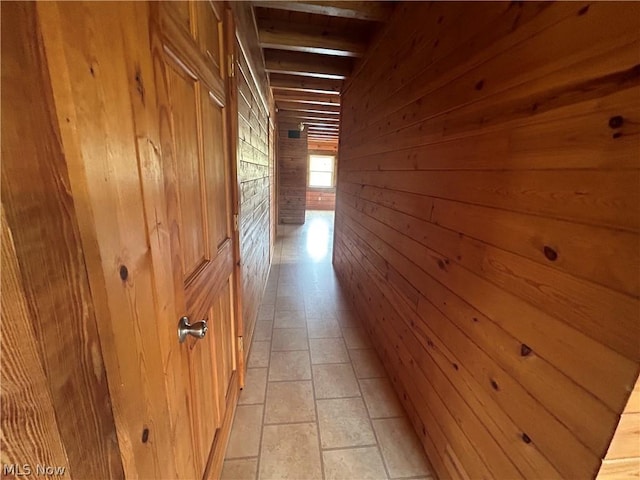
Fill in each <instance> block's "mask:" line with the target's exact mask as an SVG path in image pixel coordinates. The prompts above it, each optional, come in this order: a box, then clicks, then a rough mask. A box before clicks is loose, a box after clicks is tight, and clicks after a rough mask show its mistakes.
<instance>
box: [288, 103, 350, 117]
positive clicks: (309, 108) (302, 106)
mask: <svg viewBox="0 0 640 480" xmlns="http://www.w3.org/2000/svg"><path fill="white" fill-rule="evenodd" d="M276 107H277V108H278V110H288V111H294V112H320V113H324V114H328V115H333V116H335V117H336V118H339V115H340V107H339V106H336V105H313V104H307V103H296V102H289V101H285V100H280V101H278V102H276Z"/></svg>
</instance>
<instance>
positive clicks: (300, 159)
mask: <svg viewBox="0 0 640 480" xmlns="http://www.w3.org/2000/svg"><path fill="white" fill-rule="evenodd" d="M290 130H293V131H297V130H298V124H297V123H290V122H287V121H286V120H279V122H278V153H277V155H278V216H279V218H278V223H293V224H303V223H304V219H305V212H306V208H307V170H308V164H309V160H308V157H309V156H308V150H307V130H306V129H305V130H303V131H301V132H299V134H300V137H299V138H289V131H290Z"/></svg>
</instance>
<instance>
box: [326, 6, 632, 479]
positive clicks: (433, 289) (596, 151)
mask: <svg viewBox="0 0 640 480" xmlns="http://www.w3.org/2000/svg"><path fill="white" fill-rule="evenodd" d="M639 48H640V4H631V3H624V4H615V3H614V4H612V3H597V2H596V3H586V2H571V3H558V4H550V3H530V2H523V3H517V2H511V3H474V2H472V3H448V2H447V3H440V2H434V3H422V2H419V3H418V2H416V3H404V4H401V5H399V6H398V8H397V9H396V12H395V14H394V17H393V19H392V20H391V21H390V23H389V25H388V28H387V31H386V33H385V34H384V35H382V36H381V41H380V43H379V44H378V45H377V47H376V48H374V49H373V50H371V51H370V53H369V54H368V57H366V60H365V61H364V63H363V64H362V66H361V68H360V69H359V70H358V71H357V72H356V74H355V75H354V77H353V79H352V81H351V83H350V84H349V85H348V86H347V87H346V90H345V92H344V93H343V96H342V105H343V107H342V108H343V116H342V120H341V122H342V132H341V144H340V162H339V167H338V171H339V173H338V198H337V213H336V240H335V242H336V243H335V256H334V264H335V267H336V270H337V272H338V274H339V277H340V279H341V281H342V283H343V284H344V285H345V286H346V288H347V291H348V292H349V294H350V296H351V298H352V300H353V301H354V303H355V305H356V306H357V308H358V309H359V310H360V311H361V312H362V313H363V317H364V319H365V321H366V326H367V329H368V330H369V331H370V333H371V334H372V336H373V338H374V342H375V344H376V347H377V349H378V351H379V353H380V354H381V356H382V357H383V360H384V363H385V365H386V366H387V368H388V370H389V372H390V374H391V377H392V380H393V382H394V384H395V387H396V390H397V392H398V393H399V395H400V397H401V399H402V402H403V404H404V406H405V408H406V410H407V411H408V413H409V415H410V417H411V418H412V421H413V424H414V426H415V429H416V431H417V432H418V434H419V436H420V438H421V440H422V443H423V445H424V448H425V450H426V451H427V453H428V455H429V458H430V459H431V462H432V464H433V466H434V468H435V470H436V472H437V474H438V476H439V477H441V478H549V479H550V478H591V477H593V476H594V475H595V474H596V472H597V471H598V469H599V467H600V463H601V459H602V458H603V457H604V455H605V452H606V451H607V448H608V446H609V442H610V440H611V437H612V435H613V432H614V430H615V428H616V425H617V424H618V420H619V417H620V414H621V412H622V411H623V409H624V407H625V404H626V402H627V399H628V397H629V394H630V392H631V390H632V389H633V387H634V384H635V382H636V378H637V376H638V367H639V362H640V343H639V342H638V338H640V321H639V311H640V310H639V304H638V294H639V293H640V281H639V273H638V272H640V261H639V258H640V238H639V236H638V230H639V228H640V195H639V186H640V171H639V168H640V158H639V152H640V150H639V147H640V145H639V134H640V130H639V128H638V125H639V124H640V88H639V81H640V58H639V53H638V52H639V51H640V50H639ZM637 431H638V430H637V429H636V433H635V434H634V436H633V437H632V439H633V441H635V442H637V441H638V440H640V438H639V437H638V433H637ZM636 445H637V443H636Z"/></svg>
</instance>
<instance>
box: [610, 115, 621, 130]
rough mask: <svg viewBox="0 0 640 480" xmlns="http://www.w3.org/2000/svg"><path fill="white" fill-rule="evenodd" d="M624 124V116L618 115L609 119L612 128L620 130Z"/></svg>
mask: <svg viewBox="0 0 640 480" xmlns="http://www.w3.org/2000/svg"><path fill="white" fill-rule="evenodd" d="M623 123H624V117H623V116H622V115H616V116H614V117H611V118H610V119H609V127H610V128H620V127H621V126H622V124H623Z"/></svg>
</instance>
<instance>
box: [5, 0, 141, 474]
mask: <svg viewBox="0 0 640 480" xmlns="http://www.w3.org/2000/svg"><path fill="white" fill-rule="evenodd" d="M1 18H2V54H1V58H2V68H1V69H2V121H1V122H0V123H1V124H2V175H1V176H2V267H1V270H2V380H1V384H2V401H1V403H2V463H3V464H4V465H8V464H18V465H20V467H19V468H21V466H22V465H23V464H25V463H29V464H31V466H32V468H33V469H34V471H33V472H32V473H33V474H35V465H36V463H40V464H45V465H50V466H52V467H62V468H64V471H65V478H71V476H73V477H75V478H123V476H124V472H123V465H122V461H121V459H120V448H119V446H118V440H117V438H116V426H115V421H114V415H113V412H112V405H111V403H110V400H109V390H108V386H107V378H106V374H105V366H104V363H105V359H104V357H103V352H102V350H101V345H100V339H99V335H98V327H97V324H96V309H95V306H94V302H93V299H92V295H91V289H90V286H89V279H88V276H87V265H86V263H85V259H84V256H83V251H82V245H81V240H80V233H79V226H78V222H77V219H76V205H75V202H74V199H73V198H72V196H71V195H70V191H69V168H68V165H67V162H66V160H65V155H64V149H63V147H62V143H61V139H60V131H59V129H58V128H57V120H56V114H55V102H54V99H53V94H52V91H51V86H50V77H49V70H48V62H49V59H48V57H47V55H46V53H45V51H44V44H43V42H42V37H41V34H40V28H41V24H42V19H41V18H40V17H39V15H38V12H37V11H36V4H35V3H20V2H2V14H1ZM43 242H46V248H44V247H43V245H44V243H43ZM136 433H137V432H136ZM22 473H25V471H24V470H22Z"/></svg>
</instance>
